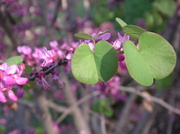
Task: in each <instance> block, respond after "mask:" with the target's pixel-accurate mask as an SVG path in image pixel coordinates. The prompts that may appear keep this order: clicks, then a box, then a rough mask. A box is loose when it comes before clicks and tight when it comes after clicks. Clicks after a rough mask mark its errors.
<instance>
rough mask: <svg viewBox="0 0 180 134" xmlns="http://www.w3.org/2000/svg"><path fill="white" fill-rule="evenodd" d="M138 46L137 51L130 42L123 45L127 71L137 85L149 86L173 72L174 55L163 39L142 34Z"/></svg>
mask: <svg viewBox="0 0 180 134" xmlns="http://www.w3.org/2000/svg"><path fill="white" fill-rule="evenodd" d="M138 44H139V50H138V49H137V48H136V47H135V45H134V43H132V42H131V41H126V42H125V45H124V53H125V58H126V62H127V68H128V71H129V73H130V75H131V76H132V78H134V79H135V80H136V81H137V82H138V83H140V84H141V85H144V86H150V85H151V84H152V83H153V79H162V78H165V77H166V76H168V75H169V74H170V73H171V72H172V71H173V69H174V67H175V64H176V54H175V52H174V49H173V47H172V46H171V45H170V44H169V42H167V41H166V40H165V39H164V38H163V37H161V36H160V35H158V34H155V33H151V32H144V33H142V34H141V36H140V38H139V43H138Z"/></svg>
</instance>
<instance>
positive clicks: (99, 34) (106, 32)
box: [93, 30, 109, 39]
mask: <svg viewBox="0 0 180 134" xmlns="http://www.w3.org/2000/svg"><path fill="white" fill-rule="evenodd" d="M107 32H109V30H106V31H104V32H102V33H100V34H98V35H96V36H95V37H93V39H96V38H98V37H99V36H101V35H103V34H105V33H107Z"/></svg>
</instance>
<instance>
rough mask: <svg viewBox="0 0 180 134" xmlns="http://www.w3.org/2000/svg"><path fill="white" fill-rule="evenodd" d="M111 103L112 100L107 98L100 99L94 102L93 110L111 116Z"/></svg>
mask: <svg viewBox="0 0 180 134" xmlns="http://www.w3.org/2000/svg"><path fill="white" fill-rule="evenodd" d="M109 104H110V101H109V100H108V99H107V98H105V99H100V100H99V101H96V102H94V103H93V104H92V110H93V111H95V112H97V113H101V114H103V115H105V116H108V117H110V116H112V115H113V110H112V109H111V108H110V107H109Z"/></svg>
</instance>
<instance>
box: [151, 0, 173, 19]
mask: <svg viewBox="0 0 180 134" xmlns="http://www.w3.org/2000/svg"><path fill="white" fill-rule="evenodd" d="M153 7H154V8H155V9H156V10H157V11H159V12H160V13H162V14H163V15H165V16H167V17H172V16H173V15H174V13H175V10H176V4H175V2H174V1H173V0H156V1H155V2H154V3H153Z"/></svg>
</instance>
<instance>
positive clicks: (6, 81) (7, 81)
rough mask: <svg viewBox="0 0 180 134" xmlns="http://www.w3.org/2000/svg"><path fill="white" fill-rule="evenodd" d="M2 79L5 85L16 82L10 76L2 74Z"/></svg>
mask: <svg viewBox="0 0 180 134" xmlns="http://www.w3.org/2000/svg"><path fill="white" fill-rule="evenodd" d="M3 80H4V82H5V83H6V84H7V85H13V84H16V81H15V80H14V78H13V77H11V76H4V78H3Z"/></svg>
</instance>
